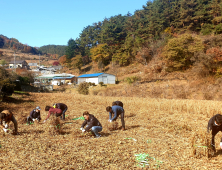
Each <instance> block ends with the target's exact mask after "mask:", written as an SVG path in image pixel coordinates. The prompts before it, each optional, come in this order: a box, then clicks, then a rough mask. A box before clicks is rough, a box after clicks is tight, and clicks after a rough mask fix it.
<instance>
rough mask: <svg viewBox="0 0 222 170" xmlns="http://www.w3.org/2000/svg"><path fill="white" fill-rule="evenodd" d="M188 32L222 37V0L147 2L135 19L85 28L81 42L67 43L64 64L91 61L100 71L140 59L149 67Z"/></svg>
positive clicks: (107, 20) (112, 20) (107, 21)
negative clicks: (163, 49)
mask: <svg viewBox="0 0 222 170" xmlns="http://www.w3.org/2000/svg"><path fill="white" fill-rule="evenodd" d="M185 32H189V33H195V34H201V35H208V34H214V35H217V34H221V33H222V2H221V0H153V1H148V2H147V3H146V5H144V6H143V9H142V10H137V11H135V13H134V14H133V15H132V14H130V13H128V14H126V15H116V16H112V17H110V18H105V19H104V20H103V21H99V22H95V23H93V24H92V25H88V26H86V27H84V28H83V30H82V32H81V33H80V36H79V37H78V38H76V39H75V40H74V39H70V40H69V41H68V45H67V47H66V52H65V59H66V60H64V57H63V61H65V62H66V63H68V65H69V66H70V67H72V66H74V67H77V68H80V66H82V65H84V64H87V63H88V62H90V61H94V62H96V63H97V64H98V67H101V68H103V67H104V66H105V65H107V64H109V63H111V62H112V63H115V64H119V65H127V64H130V63H131V62H132V61H134V60H135V59H137V58H138V59H140V60H142V61H143V62H144V63H147V62H148V61H149V59H150V58H151V57H152V56H153V55H154V52H155V50H157V49H158V47H161V46H164V45H166V43H167V42H168V40H169V39H171V38H174V37H175V35H180V34H183V33H185ZM160 40H161V41H160ZM161 43H162V44H161Z"/></svg>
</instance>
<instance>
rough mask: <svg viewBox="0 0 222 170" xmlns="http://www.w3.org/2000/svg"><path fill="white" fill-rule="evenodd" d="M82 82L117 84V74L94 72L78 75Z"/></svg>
mask: <svg viewBox="0 0 222 170" xmlns="http://www.w3.org/2000/svg"><path fill="white" fill-rule="evenodd" d="M82 82H91V83H95V84H99V82H103V83H104V84H115V83H116V76H115V75H112V74H107V73H93V74H83V75H81V76H79V77H78V84H80V83H82Z"/></svg>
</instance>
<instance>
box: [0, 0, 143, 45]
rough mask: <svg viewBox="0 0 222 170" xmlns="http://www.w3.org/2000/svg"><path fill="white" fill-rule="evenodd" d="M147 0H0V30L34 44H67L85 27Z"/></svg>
mask: <svg viewBox="0 0 222 170" xmlns="http://www.w3.org/2000/svg"><path fill="white" fill-rule="evenodd" d="M146 2H147V0H109V1H108V0H38V1H36V0H0V7H1V9H0V34H3V35H5V36H7V37H8V38H16V39H18V40H19V42H21V43H23V44H28V45H30V46H33V47H41V46H43V45H49V44H55V45H67V42H68V40H69V39H70V38H73V39H76V38H77V37H79V34H80V33H81V31H82V30H83V28H84V27H86V26H88V25H92V24H93V23H94V22H98V21H103V19H104V18H110V17H111V16H115V15H118V14H122V15H126V14H127V13H128V12H130V13H131V14H134V12H135V11H136V10H140V9H142V6H143V5H146Z"/></svg>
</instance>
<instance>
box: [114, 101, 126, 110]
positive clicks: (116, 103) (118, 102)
mask: <svg viewBox="0 0 222 170" xmlns="http://www.w3.org/2000/svg"><path fill="white" fill-rule="evenodd" d="M115 105H117V106H121V107H122V108H123V102H121V101H115V102H113V103H112V106H115Z"/></svg>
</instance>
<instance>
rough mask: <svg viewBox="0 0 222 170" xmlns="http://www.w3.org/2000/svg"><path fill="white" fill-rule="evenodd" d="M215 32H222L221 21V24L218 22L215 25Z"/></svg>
mask: <svg viewBox="0 0 222 170" xmlns="http://www.w3.org/2000/svg"><path fill="white" fill-rule="evenodd" d="M214 32H215V34H221V33H222V23H221V24H218V25H217V26H216V27H215V31H214Z"/></svg>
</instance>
